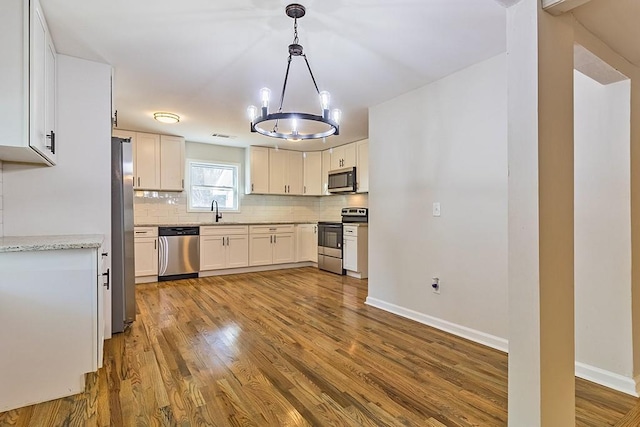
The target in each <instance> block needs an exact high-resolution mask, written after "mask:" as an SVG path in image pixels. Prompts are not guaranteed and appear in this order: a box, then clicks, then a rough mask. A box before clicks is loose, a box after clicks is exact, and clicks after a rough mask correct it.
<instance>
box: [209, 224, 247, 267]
mask: <svg viewBox="0 0 640 427" xmlns="http://www.w3.org/2000/svg"><path fill="white" fill-rule="evenodd" d="M248 265H249V227H248V226H229V227H228V226H211V227H200V271H208V270H221V269H224V268H240V267H247V266H248Z"/></svg>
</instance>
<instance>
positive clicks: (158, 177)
mask: <svg viewBox="0 0 640 427" xmlns="http://www.w3.org/2000/svg"><path fill="white" fill-rule="evenodd" d="M112 133H113V136H117V137H119V138H130V139H131V144H132V151H133V188H134V189H136V190H163V191H182V190H184V152H185V141H184V138H182V137H180V136H167V135H156V134H153V133H143V132H133V131H128V130H121V129H114V130H113V132H112Z"/></svg>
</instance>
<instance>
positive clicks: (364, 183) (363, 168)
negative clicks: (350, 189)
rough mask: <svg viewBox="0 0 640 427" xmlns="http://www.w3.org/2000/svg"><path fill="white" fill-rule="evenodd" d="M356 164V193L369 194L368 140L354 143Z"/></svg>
mask: <svg viewBox="0 0 640 427" xmlns="http://www.w3.org/2000/svg"><path fill="white" fill-rule="evenodd" d="M356 148H357V155H358V159H357V160H358V163H357V165H356V175H357V181H356V182H357V184H358V193H368V192H369V140H368V139H364V140H362V141H358V142H357V143H356Z"/></svg>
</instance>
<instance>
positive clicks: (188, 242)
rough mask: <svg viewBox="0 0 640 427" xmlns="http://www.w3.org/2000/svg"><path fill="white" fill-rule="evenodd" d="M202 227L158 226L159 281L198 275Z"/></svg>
mask: <svg viewBox="0 0 640 427" xmlns="http://www.w3.org/2000/svg"><path fill="white" fill-rule="evenodd" d="M199 239H200V227H159V228H158V243H159V251H158V281H160V282H162V281H166V280H178V279H189V278H194V277H198V271H199V270H200V240H199Z"/></svg>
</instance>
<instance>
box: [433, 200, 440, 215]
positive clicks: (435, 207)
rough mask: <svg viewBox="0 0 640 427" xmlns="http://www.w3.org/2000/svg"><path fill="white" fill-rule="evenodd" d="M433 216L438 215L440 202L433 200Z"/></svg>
mask: <svg viewBox="0 0 640 427" xmlns="http://www.w3.org/2000/svg"><path fill="white" fill-rule="evenodd" d="M433 216H440V202H433Z"/></svg>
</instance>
